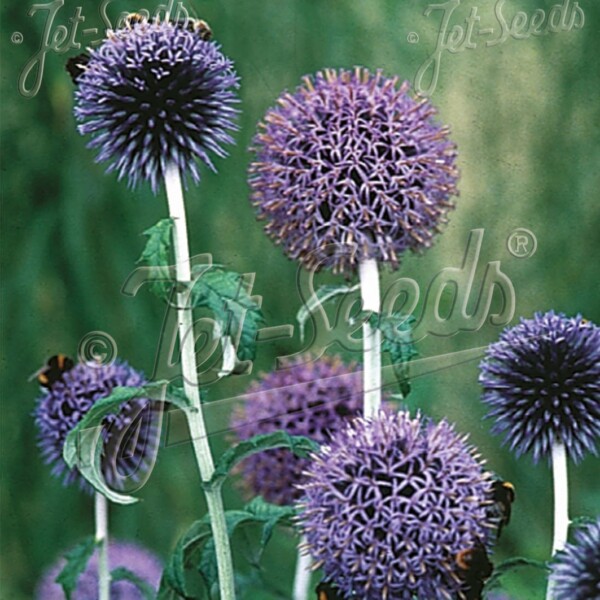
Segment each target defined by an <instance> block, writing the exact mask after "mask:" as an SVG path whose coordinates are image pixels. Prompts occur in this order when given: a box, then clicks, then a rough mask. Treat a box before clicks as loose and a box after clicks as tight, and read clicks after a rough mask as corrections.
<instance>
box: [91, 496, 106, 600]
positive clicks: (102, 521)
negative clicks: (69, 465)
mask: <svg viewBox="0 0 600 600" xmlns="http://www.w3.org/2000/svg"><path fill="white" fill-rule="evenodd" d="M94 518H95V521H96V543H97V544H98V546H99V548H98V599H99V600H110V569H109V566H108V500H107V499H106V497H105V496H103V495H102V494H101V493H100V492H96V494H95V495H94Z"/></svg>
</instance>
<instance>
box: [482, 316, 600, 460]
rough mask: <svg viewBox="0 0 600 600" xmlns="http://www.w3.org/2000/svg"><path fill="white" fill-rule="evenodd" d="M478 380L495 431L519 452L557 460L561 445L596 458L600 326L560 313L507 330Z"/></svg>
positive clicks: (599, 432)
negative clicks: (556, 446)
mask: <svg viewBox="0 0 600 600" xmlns="http://www.w3.org/2000/svg"><path fill="white" fill-rule="evenodd" d="M480 369H481V373H480V376H479V381H480V383H481V385H482V386H483V402H484V403H485V404H487V405H488V407H489V412H488V417H489V418H491V419H493V420H494V425H493V427H492V432H494V433H497V434H502V435H503V436H504V440H505V443H507V444H508V445H509V447H510V448H511V450H514V451H516V453H517V455H522V454H525V453H527V452H531V453H532V455H533V460H534V461H535V462H537V461H538V460H539V459H540V458H544V457H547V458H548V459H550V457H551V449H552V446H553V444H554V443H562V444H564V445H565V447H566V449H567V452H568V453H569V455H570V456H571V458H573V459H574V460H575V461H579V460H581V458H582V457H583V455H584V453H585V452H592V453H594V454H596V453H597V448H596V444H597V440H598V438H599V437H600V328H599V327H597V326H596V325H594V324H593V323H591V322H589V321H586V320H585V319H582V318H581V316H577V317H574V318H569V317H566V316H565V315H563V314H556V313H554V312H553V311H550V312H547V313H545V314H542V313H536V314H535V315H534V317H533V319H521V322H520V323H519V324H518V325H516V326H514V327H511V328H508V329H505V330H504V332H503V333H502V335H501V336H500V339H499V341H498V342H496V343H494V344H491V345H490V346H489V348H488V349H487V352H486V356H485V359H484V360H483V362H482V363H481V366H480Z"/></svg>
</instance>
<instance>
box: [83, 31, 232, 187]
mask: <svg viewBox="0 0 600 600" xmlns="http://www.w3.org/2000/svg"><path fill="white" fill-rule="evenodd" d="M76 83H77V84H78V89H77V92H76V94H75V99H76V106H75V116H76V118H77V120H78V121H80V122H81V123H82V124H81V125H79V131H80V132H81V133H82V134H91V136H92V139H91V141H90V143H89V144H88V146H89V147H90V148H97V149H98V155H97V159H96V160H97V162H105V161H107V162H109V163H110V164H109V167H108V171H109V172H110V171H117V172H118V174H119V179H121V178H122V177H127V178H128V180H129V183H130V184H131V185H132V186H135V185H136V184H137V183H138V182H139V181H140V180H147V181H149V182H150V184H151V186H152V189H153V191H154V192H156V191H157V189H158V187H159V185H160V181H161V180H162V178H163V177H164V175H165V171H166V168H167V166H168V164H170V163H173V164H175V165H176V166H178V167H179V170H180V171H181V172H182V173H183V174H184V175H186V174H191V176H192V178H193V179H194V181H199V179H200V172H199V170H198V164H197V161H201V162H204V163H206V164H207V165H208V166H209V167H210V168H211V169H213V170H214V167H213V164H212V161H211V159H210V157H209V154H210V153H211V152H212V153H214V154H216V155H218V156H225V154H226V153H225V151H224V150H223V144H231V143H233V139H232V137H231V135H230V134H229V133H228V131H230V130H234V129H236V126H235V117H236V115H237V112H238V111H237V110H236V109H235V108H234V107H235V104H236V103H237V102H238V99H237V96H236V93H235V90H236V89H237V88H238V86H239V83H238V77H237V75H236V73H235V71H234V68H233V64H232V62H231V61H230V60H229V59H228V58H226V57H225V56H224V55H223V54H222V53H221V51H220V47H219V45H218V44H216V43H215V42H210V41H207V40H205V39H202V36H201V35H199V34H198V33H197V32H193V31H189V30H188V29H186V28H185V27H183V26H180V25H178V24H171V23H168V22H165V23H160V24H158V23H156V24H148V23H138V24H136V25H133V26H132V27H127V28H125V29H121V30H118V31H116V32H113V33H112V34H111V35H109V37H108V39H107V40H106V41H105V42H104V43H103V44H102V45H101V46H100V47H99V48H98V49H97V50H93V51H92V52H91V55H90V58H89V62H88V63H87V65H86V66H85V67H83V72H82V74H81V75H80V76H79V77H78V78H77V81H76Z"/></svg>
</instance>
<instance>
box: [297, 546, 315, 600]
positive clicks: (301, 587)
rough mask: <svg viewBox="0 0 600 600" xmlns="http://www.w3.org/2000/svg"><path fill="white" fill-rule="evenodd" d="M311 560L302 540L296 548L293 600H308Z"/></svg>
mask: <svg viewBox="0 0 600 600" xmlns="http://www.w3.org/2000/svg"><path fill="white" fill-rule="evenodd" d="M311 565H312V558H311V556H310V554H309V553H308V550H307V548H306V540H305V539H304V538H302V540H301V542H300V545H299V547H298V558H297V560H296V573H295V575H294V591H293V600H308V595H309V593H310V591H311V590H310V580H311V575H312V569H311Z"/></svg>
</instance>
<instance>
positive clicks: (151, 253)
mask: <svg viewBox="0 0 600 600" xmlns="http://www.w3.org/2000/svg"><path fill="white" fill-rule="evenodd" d="M172 231H173V220H172V219H161V220H160V221H159V222H158V223H156V225H153V226H152V227H150V228H149V229H146V231H144V235H145V236H146V237H147V238H148V241H147V242H146V245H145V246H144V250H143V251H142V255H141V256H140V257H139V259H138V263H140V262H143V263H144V264H146V265H147V266H149V267H152V268H153V277H152V280H151V282H150V284H149V289H150V291H151V292H152V293H153V294H154V295H156V296H158V297H159V298H161V299H163V300H166V299H167V298H168V297H169V293H170V290H171V288H172V287H173V277H172V275H171V272H170V269H169V265H170V264H171V232H172Z"/></svg>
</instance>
